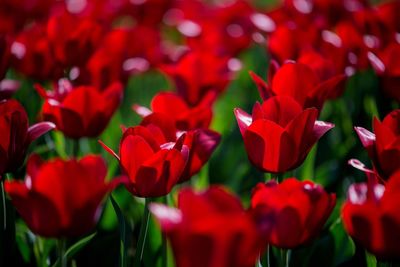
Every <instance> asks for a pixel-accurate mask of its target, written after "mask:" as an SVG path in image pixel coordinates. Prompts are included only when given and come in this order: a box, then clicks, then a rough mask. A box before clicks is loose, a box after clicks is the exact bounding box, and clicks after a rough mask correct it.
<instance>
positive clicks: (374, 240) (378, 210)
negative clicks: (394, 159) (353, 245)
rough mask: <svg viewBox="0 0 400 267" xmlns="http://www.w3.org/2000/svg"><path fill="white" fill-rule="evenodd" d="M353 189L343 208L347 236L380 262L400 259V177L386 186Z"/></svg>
mask: <svg viewBox="0 0 400 267" xmlns="http://www.w3.org/2000/svg"><path fill="white" fill-rule="evenodd" d="M371 178H373V177H370V179H369V182H368V183H359V184H352V185H350V187H349V189H348V192H347V201H346V202H345V203H344V205H343V208H342V220H343V223H344V226H345V229H346V231H347V233H348V234H349V235H350V236H351V237H353V238H354V239H355V240H356V241H357V242H359V243H360V244H361V245H362V246H364V247H365V248H366V249H367V250H368V251H369V252H371V253H372V254H374V255H375V256H376V257H377V258H378V259H381V260H388V259H398V258H399V257H400V247H399V245H398V243H399V242H398V240H399V239H400V202H399V194H400V173H398V172H397V173H396V174H394V175H393V176H391V177H390V179H389V180H388V182H387V183H386V185H383V184H378V183H377V182H376V179H375V180H373V179H371Z"/></svg>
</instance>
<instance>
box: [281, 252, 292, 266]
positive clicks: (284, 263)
mask: <svg viewBox="0 0 400 267" xmlns="http://www.w3.org/2000/svg"><path fill="white" fill-rule="evenodd" d="M290 254H291V251H290V249H281V259H282V261H281V266H282V267H289V262H290Z"/></svg>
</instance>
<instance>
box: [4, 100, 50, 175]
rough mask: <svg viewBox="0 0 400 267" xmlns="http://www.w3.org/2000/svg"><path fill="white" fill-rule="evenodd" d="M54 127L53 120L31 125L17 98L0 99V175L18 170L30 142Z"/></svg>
mask: <svg viewBox="0 0 400 267" xmlns="http://www.w3.org/2000/svg"><path fill="white" fill-rule="evenodd" d="M54 128H55V125H54V124H53V123H51V122H40V123H37V124H34V125H32V126H30V127H29V124H28V117H27V115H26V112H25V110H24V108H23V107H22V106H21V104H19V103H18V102H17V101H16V100H7V101H6V100H3V101H0V177H1V176H2V175H3V174H4V173H6V172H12V171H15V170H17V168H19V167H20V166H21V164H22V163H23V161H24V159H25V154H26V150H27V148H28V146H29V144H30V143H31V142H32V141H34V140H35V139H37V138H39V137H40V136H41V135H43V134H45V133H46V132H48V131H50V130H51V129H54Z"/></svg>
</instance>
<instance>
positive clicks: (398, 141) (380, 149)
mask: <svg viewBox="0 0 400 267" xmlns="http://www.w3.org/2000/svg"><path fill="white" fill-rule="evenodd" d="M373 126H374V133H375V134H374V133H371V132H370V131H368V130H366V129H364V128H362V127H355V128H354V129H355V131H356V132H357V134H358V137H359V138H360V140H361V143H362V145H363V146H364V148H365V149H366V150H367V152H368V156H369V157H370V159H371V160H372V162H373V164H374V167H375V169H376V171H377V172H378V173H379V174H380V176H381V177H382V178H383V179H387V178H389V177H390V176H391V175H393V174H394V173H395V172H396V171H397V170H399V169H400V109H397V110H394V111H392V112H391V113H389V114H388V115H387V116H386V117H385V118H384V120H383V121H382V122H380V121H379V120H378V119H377V118H374V121H373Z"/></svg>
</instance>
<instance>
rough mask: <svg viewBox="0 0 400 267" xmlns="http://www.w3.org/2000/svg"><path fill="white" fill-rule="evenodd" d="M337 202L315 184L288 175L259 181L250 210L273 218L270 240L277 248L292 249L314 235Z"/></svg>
mask: <svg viewBox="0 0 400 267" xmlns="http://www.w3.org/2000/svg"><path fill="white" fill-rule="evenodd" d="M335 203H336V195H335V194H329V193H327V192H325V190H324V189H323V188H322V187H321V186H320V185H318V184H314V183H313V182H310V181H302V182H301V181H298V180H297V179H296V178H287V179H285V180H284V181H283V182H282V183H280V184H278V183H277V182H276V181H275V180H272V181H269V182H267V183H266V184H263V183H260V184H258V185H257V186H256V187H255V188H254V191H253V194H252V197H251V207H252V209H256V210H258V211H259V212H260V213H265V214H267V215H269V216H268V219H269V220H271V221H272V226H271V233H270V238H269V243H270V244H271V245H273V246H276V247H279V248H286V249H290V248H295V247H297V246H300V245H302V244H305V243H307V242H309V241H311V240H312V239H313V238H315V237H316V236H317V235H318V234H319V232H320V231H321V229H322V227H323V226H324V224H325V222H326V220H327V219H328V218H329V215H330V214H331V212H332V210H333V208H334V207H335Z"/></svg>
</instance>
